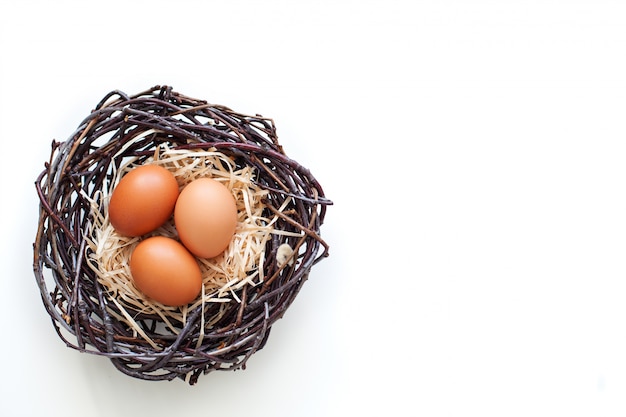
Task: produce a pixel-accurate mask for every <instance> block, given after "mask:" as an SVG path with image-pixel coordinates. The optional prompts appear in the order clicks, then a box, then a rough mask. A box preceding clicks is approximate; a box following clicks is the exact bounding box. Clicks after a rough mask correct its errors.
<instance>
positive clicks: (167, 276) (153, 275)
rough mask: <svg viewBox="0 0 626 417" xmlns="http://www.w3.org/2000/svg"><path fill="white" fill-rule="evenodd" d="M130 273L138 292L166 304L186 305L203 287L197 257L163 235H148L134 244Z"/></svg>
mask: <svg viewBox="0 0 626 417" xmlns="http://www.w3.org/2000/svg"><path fill="white" fill-rule="evenodd" d="M130 273H131V275H132V277H133V281H134V283H135V286H136V287H137V289H138V290H139V291H141V292H142V293H143V294H145V295H147V296H148V297H150V298H152V299H153V300H155V301H158V302H159V303H161V304H165V305H168V306H181V305H184V304H188V303H190V302H192V301H193V300H195V299H196V297H198V294H199V293H200V290H201V289H202V273H201V272H200V267H199V266H198V262H197V261H196V258H195V257H194V256H193V255H192V254H191V253H189V251H188V250H187V249H185V247H184V246H183V245H181V244H180V243H178V242H177V241H176V240H174V239H171V238H168V237H164V236H153V237H150V238H148V239H146V240H143V241H141V242H140V243H139V244H138V245H137V246H136V247H135V249H134V250H133V253H132V254H131V257H130Z"/></svg>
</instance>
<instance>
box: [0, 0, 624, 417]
mask: <svg viewBox="0 0 626 417" xmlns="http://www.w3.org/2000/svg"><path fill="white" fill-rule="evenodd" d="M0 4H1V5H0V141H1V144H2V148H1V150H2V152H1V154H0V155H1V157H0V169H1V175H0V181H1V184H2V188H1V195H2V197H1V198H0V200H1V201H2V203H1V204H2V208H3V210H2V214H1V215H0V222H1V228H0V233H1V236H2V238H1V244H2V247H1V250H0V257H1V258H0V259H1V265H2V268H3V269H2V275H1V277H0V286H1V287H0V294H1V295H2V301H1V303H0V320H1V321H0V341H1V343H0V360H1V361H2V362H1V367H0V372H1V373H2V379H1V382H0V385H1V390H0V414H1V415H3V416H42V415H47V416H64V417H71V416H110V415H117V416H137V415H148V416H171V415H190V416H195V415H215V416H229V415H233V416H235V415H247V416H254V417H261V416H271V417H279V416H345V415H355V416H356V415H361V414H363V413H367V414H368V415H388V416H401V415H407V416H409V415H410V416H467V415H481V416H528V415H532V416H618V415H624V414H625V413H626V302H625V298H626V286H625V285H623V283H624V279H625V278H626V265H625V259H626V258H625V253H626V189H625V188H626V187H625V186H626V163H625V156H626V117H625V116H626V53H625V52H626V6H625V3H624V2H621V1H608V0H593V1H591V0H589V1H585V0H578V1H576V0H573V1H556V0H547V1H534V0H527V1H486V0H485V1H461V0H458V1H451V0H442V1H434V0H433V1H393V0H385V1H374V0H370V1H345V0H337V1H301V2H297V1H286V0H285V1H265V2H263V1H258V2H252V1H237V0H235V1H228V2H217V1H215V2H212V1H204V2H200V1H198V2H192V1H177V2H161V1H130V0H127V1H123V2H118V1H102V2H87V1H84V2H72V1H54V2H52V1H50V2H44V1H21V2H17V1H15V2H12V1H3V2H0ZM155 84H168V85H172V86H174V88H175V89H176V90H177V91H180V92H182V93H184V94H187V95H189V96H192V97H196V98H204V99H207V100H209V101H211V102H214V103H220V104H225V105H228V106H230V107H232V108H234V109H236V110H238V111H241V112H244V113H261V114H263V115H264V116H268V117H272V118H273V119H274V120H275V122H276V124H277V126H278V133H279V137H280V141H281V143H282V144H283V145H284V148H285V151H286V152H287V154H288V155H289V156H291V157H292V158H294V159H296V160H298V161H299V162H301V163H302V164H303V165H305V166H307V167H308V168H310V169H311V170H312V172H313V173H314V175H315V176H316V177H317V179H318V180H319V181H320V182H321V183H322V185H323V186H324V188H325V191H326V194H327V196H328V197H329V198H330V199H332V200H333V201H334V203H335V205H334V206H333V207H331V208H330V209H329V210H328V214H327V219H326V223H325V224H324V226H323V228H322V234H323V237H324V238H325V239H326V240H327V241H328V242H329V244H330V245H331V256H330V258H328V259H326V260H324V261H323V262H321V263H320V264H318V265H317V266H316V267H314V268H313V270H312V273H311V276H310V279H309V281H308V282H307V283H306V284H305V286H304V288H303V289H302V291H301V292H300V294H299V296H298V299H297V300H296V302H295V303H294V304H293V305H292V307H291V308H290V310H289V311H288V312H287V314H286V315H285V317H284V319H282V320H281V321H279V322H278V323H277V324H276V325H275V326H274V328H273V330H272V334H271V336H270V340H269V342H268V344H267V346H266V348H265V349H264V350H262V351H260V352H258V353H257V354H256V355H255V356H254V357H253V358H252V359H251V360H250V361H249V362H248V369H247V370H245V371H238V372H228V373H214V374H210V375H206V376H204V377H201V378H200V381H199V383H198V384H197V385H196V386H193V387H190V386H187V385H185V384H184V383H183V382H182V381H178V380H177V381H172V382H163V383H153V382H145V381H140V380H134V379H132V378H130V377H127V376H125V375H123V374H121V373H119V372H118V371H116V370H115V369H114V368H113V366H112V365H111V364H110V363H109V361H108V360H106V359H103V358H99V357H94V356H90V355H86V354H80V353H78V352H76V351H73V350H71V349H68V348H66V347H65V346H64V344H63V343H62V342H61V341H60V339H58V337H57V336H56V333H55V332H54V330H53V328H52V325H51V323H50V320H49V318H48V316H47V314H46V313H45V310H44V308H43V305H42V303H41V300H40V298H39V293H38V290H37V287H36V285H35V279H34V276H33V273H32V242H33V240H34V236H35V228H36V224H37V215H38V206H37V205H38V201H37V198H36V195H35V188H34V180H35V177H36V176H37V174H38V173H39V172H40V171H41V170H42V169H43V163H44V161H45V160H47V159H48V156H49V152H50V142H51V141H52V139H58V140H64V139H66V138H67V137H68V136H69V135H70V134H71V133H72V132H73V131H74V129H75V128H76V127H77V126H78V124H79V122H80V121H81V120H82V119H83V117H85V116H86V115H87V114H88V113H89V111H90V110H91V109H92V108H93V106H95V104H96V103H97V102H98V101H99V100H100V98H101V97H102V96H104V95H105V94H106V93H107V92H109V91H110V90H113V89H120V90H123V91H125V92H127V93H130V94H132V93H137V92H139V91H142V90H144V89H146V88H148V87H151V86H153V85H155Z"/></svg>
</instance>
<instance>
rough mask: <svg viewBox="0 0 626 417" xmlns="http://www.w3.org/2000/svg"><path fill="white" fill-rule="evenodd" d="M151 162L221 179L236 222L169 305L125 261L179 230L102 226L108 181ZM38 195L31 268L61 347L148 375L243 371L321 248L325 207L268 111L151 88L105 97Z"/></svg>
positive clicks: (59, 154)
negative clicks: (138, 284)
mask: <svg viewBox="0 0 626 417" xmlns="http://www.w3.org/2000/svg"><path fill="white" fill-rule="evenodd" d="M145 164H156V165H160V166H162V167H164V168H166V169H168V170H169V171H170V172H172V174H173V175H174V176H175V178H176V180H177V181H178V184H179V187H181V188H182V187H184V186H185V185H186V184H187V183H189V182H190V181H192V180H194V179H196V178H204V177H210V178H214V179H216V180H219V181H221V182H222V183H223V184H224V185H226V186H227V188H228V189H229V190H230V191H231V193H232V194H233V196H234V198H235V200H236V202H237V211H238V224H237V229H236V231H235V235H234V237H233V240H232V242H231V243H230V245H229V246H228V248H227V249H226V250H225V251H224V253H222V254H221V255H219V256H217V257H215V258H211V259H198V263H199V265H200V268H201V271H202V290H201V292H200V295H199V296H198V297H197V299H196V300H195V301H193V302H191V303H189V304H188V305H183V306H176V307H172V306H166V305H162V304H160V303H158V302H156V301H154V300H151V299H149V298H147V297H145V296H143V295H142V294H141V292H140V291H138V290H137V289H136V288H135V286H134V285H133V280H132V276H131V274H130V270H129V266H128V263H129V262H128V260H129V256H130V253H132V250H133V248H134V247H135V246H136V245H137V244H138V243H139V242H140V241H142V240H143V239H145V238H147V237H149V236H152V235H164V236H167V237H171V238H173V239H176V238H177V233H176V228H175V227H174V223H173V221H168V222H166V223H165V224H164V225H163V226H161V227H160V228H159V229H157V230H155V231H153V232H151V233H150V234H149V235H145V236H139V237H133V238H130V237H125V236H121V235H119V234H118V233H117V232H116V231H115V229H114V228H113V227H112V226H111V224H110V222H109V219H108V214H107V207H108V201H109V198H110V195H111V193H112V190H113V189H114V187H115V186H116V184H117V183H118V181H119V180H120V178H121V177H123V176H124V174H125V173H126V172H128V171H129V170H131V169H133V168H134V167H137V166H140V165H145ZM35 186H36V190H37V193H38V196H39V200H40V216H39V226H38V230H37V235H36V240H35V243H34V265H33V267H34V272H35V277H36V280H37V284H38V286H39V289H40V292H41V297H42V300H43V303H44V305H45V307H46V310H47V312H48V313H49V315H50V316H51V318H52V322H53V324H54V328H55V329H56V331H57V333H58V335H59V337H60V338H61V339H62V340H63V341H64V342H65V343H66V345H67V346H69V347H72V348H74V349H77V350H79V351H81V352H87V353H93V354H97V355H102V356H105V357H108V358H109V359H110V360H111V362H112V363H113V364H114V365H115V367H116V368H117V369H119V370H120V371H121V372H123V373H125V374H127V375H130V376H132V377H136V378H140V379H144V380H171V379H174V378H181V379H183V380H185V381H187V382H188V383H189V384H192V385H193V384H195V383H196V382H197V380H198V378H199V376H200V375H202V374H206V373H209V372H211V371H214V370H235V369H240V368H241V369H243V368H245V366H246V362H247V361H248V359H249V358H250V357H251V355H253V354H254V353H255V352H256V351H258V350H260V349H262V348H263V347H264V345H265V344H266V341H267V339H268V336H269V333H270V329H271V327H272V325H273V323H274V322H276V320H278V319H279V318H281V317H282V316H283V314H284V313H285V311H286V310H287V308H288V307H289V306H290V305H291V303H292V302H293V301H294V299H295V297H296V295H297V294H298V292H299V290H300V289H301V287H302V285H303V284H304V282H305V281H306V279H307V278H308V275H309V272H310V270H311V268H312V266H313V265H315V264H316V263H317V262H319V261H320V260H321V259H323V258H324V257H326V256H328V245H327V244H326V243H325V242H324V240H323V239H322V238H321V237H320V226H321V225H322V223H323V220H324V216H325V213H326V208H327V206H328V205H330V204H332V203H331V202H330V201H329V200H328V199H326V198H325V196H324V193H323V190H322V188H321V186H320V184H319V183H318V182H317V181H316V179H315V178H314V177H313V176H312V174H311V173H310V171H309V170H308V169H306V168H304V167H303V166H301V165H300V164H299V163H297V162H296V161H294V160H292V159H290V158H289V157H287V156H286V154H285V152H284V151H283V149H282V147H281V146H280V144H279V143H278V137H277V134H276V128H275V126H274V123H273V121H272V120H271V119H268V118H265V117H262V116H260V115H256V116H249V115H244V114H240V113H237V112H235V111H233V110H231V109H229V108H227V107H224V106H220V105H213V104H209V103H207V102H206V101H203V100H197V99H194V98H190V97H187V96H184V95H182V94H179V93H177V92H175V91H173V90H172V89H171V87H167V86H165V87H161V86H156V87H153V88H151V89H149V90H147V91H144V92H141V93H139V94H136V95H133V96H129V95H126V94H124V93H122V92H120V91H113V92H111V93H109V94H107V95H106V96H105V97H104V98H103V99H102V100H101V101H100V102H99V103H98V105H97V106H96V108H95V109H94V110H93V111H92V112H91V114H89V116H88V117H87V118H85V119H84V120H83V121H82V123H81V124H80V125H79V127H78V129H77V130H76V131H75V132H74V133H73V134H72V135H71V136H70V138H69V139H67V140H66V141H64V142H57V141H53V142H52V152H51V155H50V161H49V162H47V163H46V164H45V169H44V170H43V172H41V174H40V175H39V176H38V178H37V180H36V182H35Z"/></svg>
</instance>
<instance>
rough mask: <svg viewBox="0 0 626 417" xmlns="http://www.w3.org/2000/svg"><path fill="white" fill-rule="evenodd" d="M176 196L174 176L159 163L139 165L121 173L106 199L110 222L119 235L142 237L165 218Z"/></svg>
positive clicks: (169, 213)
mask: <svg viewBox="0 0 626 417" xmlns="http://www.w3.org/2000/svg"><path fill="white" fill-rule="evenodd" d="M177 198H178V183H177V182H176V178H174V175H173V174H172V173H171V172H169V171H168V170H167V169H165V168H163V167H161V166H158V165H142V166H140V167H137V168H135V169H133V170H132V171H130V172H129V173H128V174H126V175H124V176H123V177H122V179H121V180H120V181H119V183H118V184H117V186H116V187H115V189H114V190H113V194H112V195H111V200H110V201H109V221H110V222H111V224H112V225H113V227H114V228H115V230H117V231H118V232H119V233H120V234H122V235H125V236H141V235H143V234H146V233H149V232H151V231H153V230H154V229H156V228H157V227H159V226H161V225H162V224H163V223H165V222H166V221H167V219H169V218H170V216H171V215H172V212H173V211H174V206H175V205H176V199H177Z"/></svg>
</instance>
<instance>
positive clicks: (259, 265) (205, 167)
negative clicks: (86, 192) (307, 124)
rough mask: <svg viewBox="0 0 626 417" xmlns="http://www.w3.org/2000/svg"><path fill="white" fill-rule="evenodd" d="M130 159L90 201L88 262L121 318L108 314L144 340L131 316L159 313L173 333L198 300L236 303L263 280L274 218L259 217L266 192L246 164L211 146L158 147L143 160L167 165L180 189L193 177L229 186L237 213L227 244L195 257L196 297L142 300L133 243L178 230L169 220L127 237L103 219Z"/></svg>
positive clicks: (175, 234)
mask: <svg viewBox="0 0 626 417" xmlns="http://www.w3.org/2000/svg"><path fill="white" fill-rule="evenodd" d="M133 162H135V161H130V162H128V163H127V164H126V165H125V166H123V167H122V168H121V169H120V170H119V171H118V172H117V173H116V174H115V177H116V178H115V179H114V181H113V183H112V188H111V190H108V192H106V194H105V192H103V193H102V195H99V196H98V197H97V198H95V200H91V204H92V207H91V210H92V213H93V216H92V217H93V224H92V227H91V236H87V241H88V245H89V248H90V256H89V265H90V267H91V268H92V269H93V270H94V271H95V273H96V274H97V277H98V280H99V282H100V283H101V284H102V285H104V286H105V287H106V288H107V289H108V290H109V294H110V299H111V300H112V301H113V302H114V303H115V304H116V305H117V307H118V309H119V311H121V313H122V316H123V317H122V316H120V315H119V314H117V313H116V312H113V311H112V312H111V314H113V315H114V316H115V317H116V319H118V320H120V321H123V322H126V323H127V324H128V325H129V326H130V328H132V329H134V330H135V331H136V332H137V333H138V334H141V335H142V336H143V337H144V338H146V339H148V338H147V336H146V335H145V334H144V332H143V331H142V329H141V326H139V325H138V324H137V322H136V321H135V320H134V318H133V317H134V316H135V315H136V314H139V313H141V314H158V315H159V316H160V317H161V319H162V321H163V323H164V325H165V327H166V328H168V329H169V331H171V332H173V333H175V334H176V333H178V329H179V328H180V327H181V324H184V323H185V320H186V316H187V313H188V311H190V310H191V309H194V308H196V307H198V306H199V305H200V304H203V305H206V304H207V303H226V302H230V301H232V300H233V299H234V300H235V301H237V302H239V301H240V300H239V299H238V297H237V294H236V291H237V290H238V289H240V288H242V287H243V286H244V285H258V284H259V283H261V282H263V278H264V277H263V260H264V256H263V255H264V250H265V246H266V243H267V241H268V240H269V238H270V235H271V234H272V232H273V227H272V225H273V223H274V222H275V221H276V217H274V218H272V219H269V218H266V217H264V216H263V209H264V207H265V206H264V204H263V203H262V202H261V200H262V198H263V197H264V196H265V195H266V194H267V192H266V191H265V190H263V189H261V188H260V187H259V186H258V185H256V184H255V183H254V181H253V175H254V173H253V170H252V168H251V167H249V166H246V167H243V168H237V167H236V165H235V163H234V162H233V160H232V159H230V158H229V157H227V156H226V155H224V154H222V153H220V152H216V151H214V150H208V151H205V150H174V149H169V148H164V149H158V148H157V149H156V150H155V154H154V157H152V158H149V159H147V160H146V161H145V162H144V163H143V164H144V165H145V164H156V165H160V166H163V167H164V168H166V169H168V170H169V171H170V172H172V174H174V176H175V177H176V180H177V181H178V185H179V188H180V189H182V187H184V186H185V185H186V184H188V183H190V182H191V181H193V180H195V179H198V178H203V177H208V178H213V179H215V180H217V181H219V182H221V183H222V184H224V185H225V186H226V187H227V188H228V189H229V190H231V192H232V194H233V196H234V197H235V200H236V202H237V211H238V224H237V229H236V231H235V236H234V237H233V240H232V241H231V243H230V245H229V246H228V248H227V249H226V250H225V251H224V252H223V253H222V254H221V255H218V256H217V257H215V258H211V259H203V258H196V259H197V260H198V263H199V265H200V270H201V271H202V281H203V287H202V292H201V295H200V296H199V297H198V299H197V300H196V301H194V302H193V303H192V304H190V305H187V306H182V307H171V306H165V305H163V304H160V303H158V302H156V301H154V300H151V299H148V298H146V297H145V296H143V295H142V293H141V292H140V291H139V290H137V289H136V288H135V286H134V285H133V280H132V277H131V274H130V267H129V260H130V255H131V253H132V251H133V249H134V248H135V246H136V245H137V244H138V243H139V242H140V241H141V240H143V239H144V238H146V237H148V236H154V235H161V236H167V237H171V238H175V239H176V238H177V237H178V234H177V232H176V229H175V227H174V221H173V219H170V220H169V221H168V222H167V223H166V224H164V225H163V226H162V227H160V228H159V229H157V230H155V231H154V232H152V233H150V234H148V235H145V236H142V237H134V238H131V237H125V236H122V235H120V234H118V233H117V232H116V231H115V230H114V229H113V226H112V225H111V223H110V222H109V218H108V209H107V205H108V200H109V196H110V194H111V193H112V190H113V187H115V185H116V184H117V183H118V182H119V179H120V178H121V177H122V176H123V175H124V174H125V173H127V172H128V171H129V170H131V169H132V168H134V167H135V166H136V165H133ZM96 200H97V201H96ZM221 310H222V309H220V311H221ZM218 319H219V317H215V318H214V319H213V320H210V321H209V322H207V323H205V328H207V329H208V328H209V327H210V326H211V325H212V323H213V322H215V321H216V320H218ZM148 341H150V340H149V339H148Z"/></svg>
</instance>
